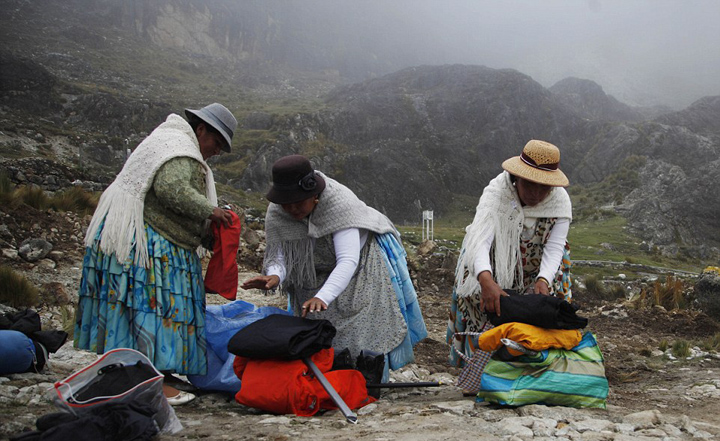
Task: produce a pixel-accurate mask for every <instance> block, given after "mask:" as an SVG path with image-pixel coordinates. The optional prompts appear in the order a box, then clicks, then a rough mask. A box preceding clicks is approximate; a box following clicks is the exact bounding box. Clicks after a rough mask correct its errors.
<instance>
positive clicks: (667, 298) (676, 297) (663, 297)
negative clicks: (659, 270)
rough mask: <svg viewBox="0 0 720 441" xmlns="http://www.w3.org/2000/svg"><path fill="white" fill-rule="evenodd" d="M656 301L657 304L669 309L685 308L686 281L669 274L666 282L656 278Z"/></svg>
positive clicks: (654, 288) (654, 287) (654, 286)
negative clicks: (684, 292)
mask: <svg viewBox="0 0 720 441" xmlns="http://www.w3.org/2000/svg"><path fill="white" fill-rule="evenodd" d="M653 290H654V299H653V300H654V301H655V304H656V305H660V306H662V307H663V308H665V309H667V310H668V311H669V310H672V309H683V308H685V306H686V305H685V303H686V302H685V297H684V296H683V291H684V283H683V281H682V280H680V279H677V278H675V277H673V276H672V275H668V276H667V277H666V278H665V283H661V282H660V280H656V281H655V284H654V285H653Z"/></svg>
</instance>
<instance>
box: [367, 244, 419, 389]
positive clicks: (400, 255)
mask: <svg viewBox="0 0 720 441" xmlns="http://www.w3.org/2000/svg"><path fill="white" fill-rule="evenodd" d="M376 238H377V241H378V243H379V244H380V247H381V248H382V250H383V257H384V258H385V259H384V260H385V264H386V265H387V268H388V271H389V273H390V281H391V282H392V285H393V288H394V289H395V296H396V297H397V301H398V305H399V306H400V313H401V314H402V316H403V318H404V319H405V323H406V324H407V328H408V332H407V335H406V336H405V340H403V342H402V343H400V345H398V346H397V347H396V348H395V349H393V350H392V351H390V352H389V353H388V354H387V360H386V363H385V369H386V373H387V374H388V375H389V372H387V369H388V367H389V368H390V369H393V370H395V369H400V368H401V367H403V366H405V365H406V364H408V363H412V362H414V361H415V354H414V353H413V347H414V346H415V345H416V344H417V343H418V342H420V340H422V339H424V338H425V337H427V336H428V331H427V328H426V327H425V321H424V320H423V316H422V312H421V311H420V304H419V303H418V298H417V293H416V292H415V287H414V286H413V284H412V280H411V279H410V272H409V271H408V267H407V260H406V256H407V254H406V252H405V248H403V246H402V244H401V243H399V242H398V241H397V239H396V238H395V236H394V235H393V234H392V233H387V234H383V235H378V236H376ZM386 380H387V376H385V379H384V380H383V381H386Z"/></svg>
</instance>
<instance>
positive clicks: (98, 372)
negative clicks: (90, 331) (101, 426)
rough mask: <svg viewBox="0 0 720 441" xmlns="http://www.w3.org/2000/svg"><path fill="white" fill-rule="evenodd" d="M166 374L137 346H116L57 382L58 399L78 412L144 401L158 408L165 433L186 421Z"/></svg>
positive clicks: (158, 420)
mask: <svg viewBox="0 0 720 441" xmlns="http://www.w3.org/2000/svg"><path fill="white" fill-rule="evenodd" d="M163 378H164V375H163V374H161V373H160V371H158V370H157V369H156V368H155V367H154V366H153V365H152V363H150V360H148V358H147V357H146V356H145V355H143V354H142V353H140V352H138V351H136V350H134V349H114V350H112V351H109V352H107V353H105V354H104V355H103V356H102V357H100V358H99V359H97V360H96V361H95V362H93V363H91V364H90V365H88V366H86V367H84V368H82V369H80V370H79V371H77V372H75V373H73V374H72V375H70V376H69V377H67V378H65V379H64V380H60V381H58V382H56V383H55V385H54V391H55V396H54V400H53V401H54V403H55V405H56V406H57V407H59V408H60V409H62V410H64V411H67V412H70V413H72V414H74V415H81V414H82V413H83V412H86V411H88V410H89V409H92V408H93V407H94V406H98V405H102V404H106V403H132V402H137V403H142V404H145V405H150V406H152V407H153V409H155V410H156V413H155V415H154V416H153V419H154V420H155V422H156V423H157V425H158V428H159V429H160V432H161V433H164V434H172V433H177V432H179V431H180V430H182V424H181V423H180V420H179V419H178V418H177V415H175V411H174V410H173V408H172V406H170V404H169V403H168V401H167V399H166V398H165V395H164V394H163V389H162V384H163Z"/></svg>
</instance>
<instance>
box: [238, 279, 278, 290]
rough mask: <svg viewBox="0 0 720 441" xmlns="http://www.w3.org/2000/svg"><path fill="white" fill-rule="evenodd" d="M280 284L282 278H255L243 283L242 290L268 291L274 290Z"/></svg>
mask: <svg viewBox="0 0 720 441" xmlns="http://www.w3.org/2000/svg"><path fill="white" fill-rule="evenodd" d="M279 284H280V277H278V276H276V275H272V276H255V277H252V278H250V279H247V280H246V281H244V282H243V284H242V286H241V288H242V289H262V290H264V291H267V290H269V289H273V288H275V287H277V286H278V285H279Z"/></svg>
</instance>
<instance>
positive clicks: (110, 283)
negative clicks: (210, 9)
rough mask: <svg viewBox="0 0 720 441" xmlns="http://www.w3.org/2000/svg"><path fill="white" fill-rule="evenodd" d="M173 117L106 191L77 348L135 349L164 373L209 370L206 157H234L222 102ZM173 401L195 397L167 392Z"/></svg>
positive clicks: (212, 205) (95, 223)
mask: <svg viewBox="0 0 720 441" xmlns="http://www.w3.org/2000/svg"><path fill="white" fill-rule="evenodd" d="M185 114H186V115H187V117H188V121H186V120H185V119H183V118H182V117H181V116H179V115H176V114H171V115H169V116H168V117H167V119H166V120H165V122H163V123H162V124H160V125H159V126H158V127H157V128H156V129H155V130H153V132H152V133H151V134H150V135H149V136H148V137H147V138H145V139H144V140H143V141H142V142H141V143H140V145H138V147H137V148H136V149H135V151H134V152H133V153H132V154H131V155H130V157H129V158H128V160H127V161H126V162H125V166H124V167H123V169H122V170H121V171H120V173H119V174H118V176H117V178H116V179H115V181H113V183H112V184H111V185H110V186H109V187H108V188H107V189H106V190H105V192H104V193H103V195H102V197H101V198H100V201H99V203H98V207H97V209H96V210H95V214H94V215H93V218H92V221H91V222H90V226H89V227H88V231H87V234H86V236H85V246H86V247H87V248H86V253H85V259H84V261H83V270H82V279H81V281H80V290H79V300H78V306H77V310H76V318H75V346H76V347H78V348H80V349H86V350H91V351H94V352H97V353H98V354H102V353H105V352H107V351H110V350H111V349H115V348H131V349H136V350H138V351H140V352H142V353H143V354H145V355H146V356H147V357H148V358H149V359H150V361H152V363H153V364H154V365H155V367H156V368H157V369H158V370H160V371H163V372H167V373H173V372H174V373H178V374H183V375H188V374H205V373H206V371H207V358H206V354H205V350H206V347H205V344H206V343H205V289H204V285H203V280H202V267H201V264H200V257H199V252H196V250H197V251H199V248H198V247H199V246H200V238H201V235H202V234H203V232H204V224H205V223H206V221H207V220H210V221H212V222H219V223H223V224H225V225H227V224H228V223H230V222H231V220H232V217H231V215H230V213H229V212H227V211H225V210H222V209H220V208H218V207H217V196H216V193H215V182H214V180H213V174H212V171H211V170H210V168H209V167H208V165H207V163H206V162H205V161H206V160H207V159H208V158H210V157H212V156H215V155H217V154H219V153H220V151H221V150H224V151H228V152H229V151H230V145H231V140H232V136H233V132H234V131H235V128H236V127H237V120H236V119H235V117H234V116H233V115H232V113H230V111H229V110H228V109H227V108H226V107H225V106H223V105H222V104H218V103H214V104H210V105H208V106H206V107H203V108H202V109H199V110H193V109H186V110H185ZM165 394H166V396H168V401H170V404H183V403H186V402H188V401H190V400H191V399H192V398H194V396H193V395H192V394H189V393H186V392H180V391H178V390H177V389H174V388H171V387H169V386H167V385H166V386H165Z"/></svg>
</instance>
